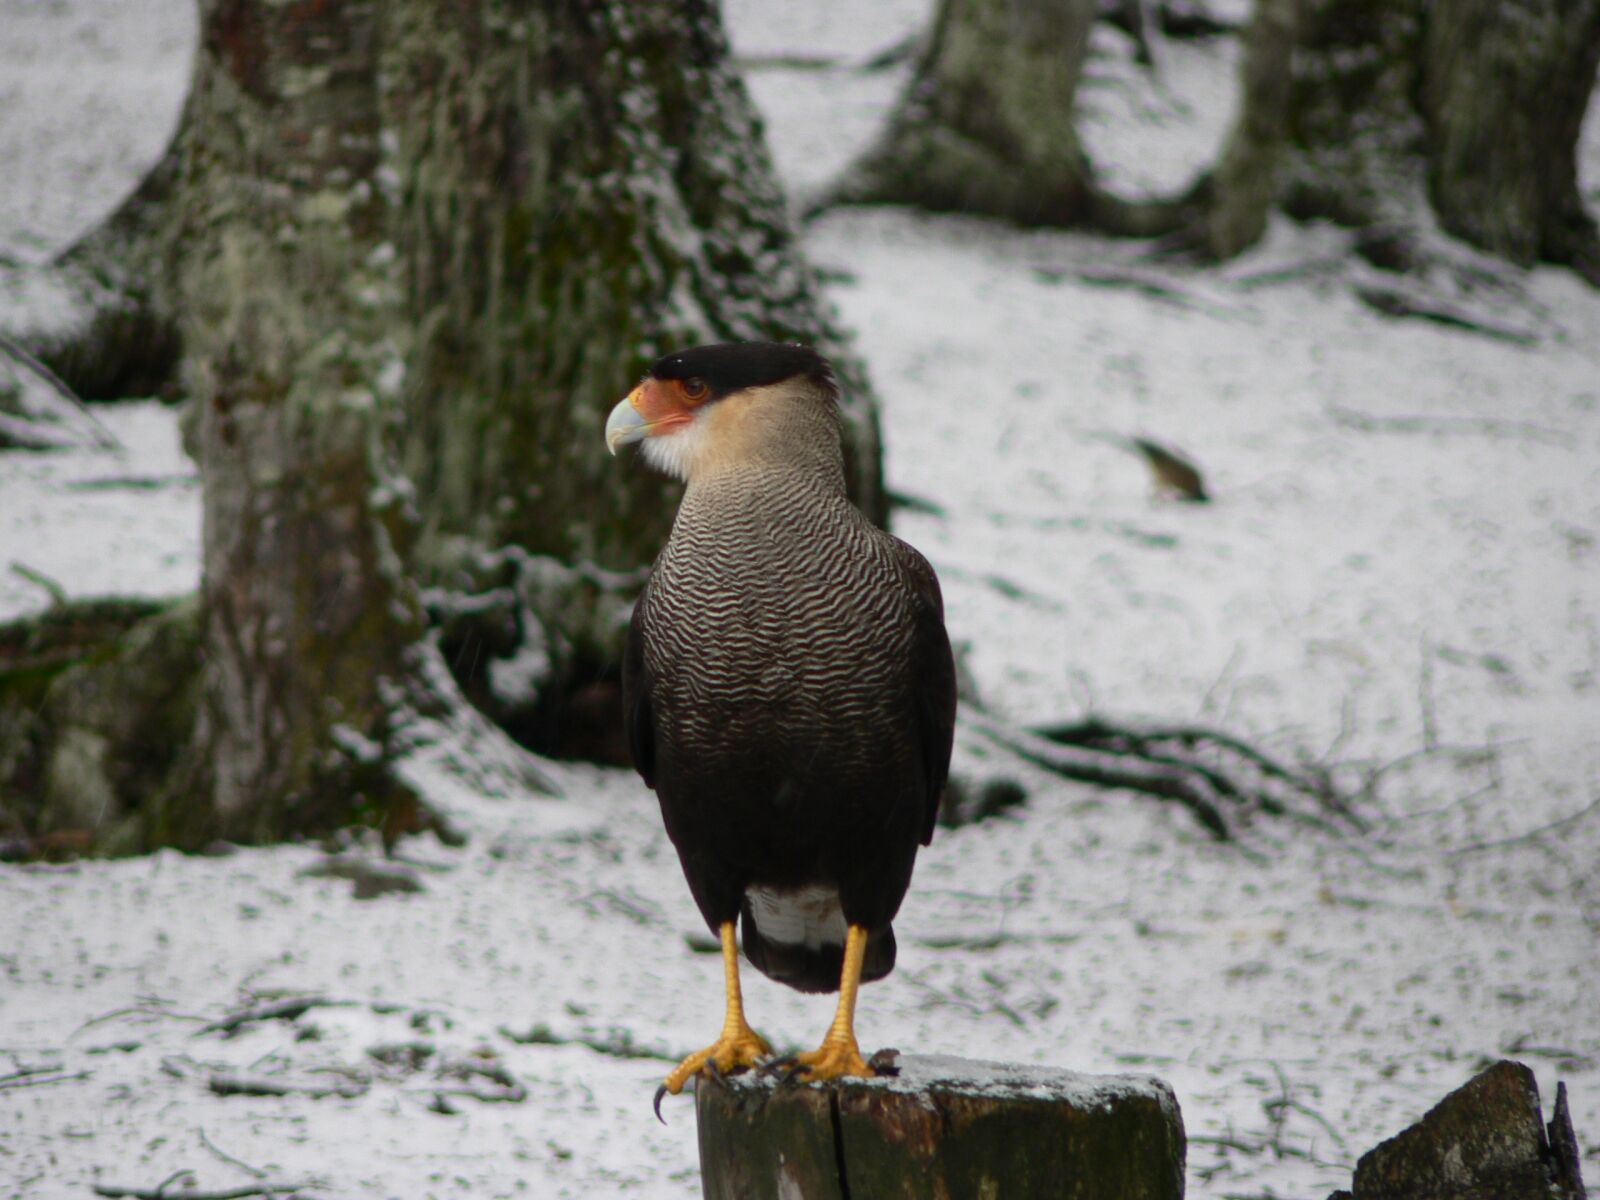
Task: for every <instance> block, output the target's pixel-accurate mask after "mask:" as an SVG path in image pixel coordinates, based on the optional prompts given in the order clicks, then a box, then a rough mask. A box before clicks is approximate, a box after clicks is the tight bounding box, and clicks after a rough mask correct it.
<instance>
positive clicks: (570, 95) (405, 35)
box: [384, 0, 885, 570]
mask: <svg viewBox="0 0 1600 1200" xmlns="http://www.w3.org/2000/svg"><path fill="white" fill-rule="evenodd" d="M393 11H394V17H393V19H392V21H391V28H390V35H389V38H388V41H387V45H386V47H385V62H386V66H385V72H384V75H385V82H386V86H385V95H384V119H385V122H386V125H387V127H388V129H389V130H390V131H391V132H392V133H393V135H394V136H395V138H396V140H397V146H398V154H397V161H396V167H397V170H398V176H397V178H396V180H395V186H396V189H397V191H398V194H399V195H400V196H401V197H402V204H403V209H404V211H403V213H402V215H401V219H400V221H399V222H398V223H397V226H396V229H395V245H396V248H397V249H398V251H399V253H400V257H401V259H402V261H403V262H404V263H406V265H407V267H408V278H407V288H406V307H407V312H406V317H407V320H408V322H409V324H410V325H411V327H412V328H414V329H415V330H416V331H417V344H416V348H415V355H414V359H413V369H412V370H411V372H410V373H409V375H408V379H407V383H406V388H405V392H406V396H405V412H406V428H405V450H406V454H405V461H406V466H407V469H408V471H409V473H410V474H411V477H412V479H413V480H414V481H415V483H416V485H417V488H418V498H419V503H420V506H421V510H422V515H423V530H424V542H423V546H422V562H423V566H424V569H425V570H432V569H435V568H438V567H441V566H443V567H448V566H450V565H453V561H454V558H455V555H454V554H453V551H454V550H455V549H457V544H458V543H459V539H462V538H465V539H467V540H468V542H469V543H470V544H472V545H474V546H478V547H488V548H498V547H500V546H503V545H507V544H513V545H517V546H520V547H522V548H524V549H526V550H529V551H531V552H533V553H544V554H551V555H554V556H556V557H558V558H561V559H563V560H566V561H593V562H597V563H602V564H604V565H606V566H611V567H633V566H637V565H640V564H642V563H645V562H648V561H649V560H650V558H651V557H652V556H653V554H654V552H655V549H656V548H657V547H658V546H659V545H660V543H661V541H662V540H663V538H664V537H665V533H666V530H667V527H668V525H669V524H670V521H671V518H672V513H673V511H674V509H675V507H676V505H675V503H674V500H675V496H676V489H675V487H673V486H672V485H669V484H667V483H665V482H663V481H661V480H660V479H659V478H656V477H652V476H648V475H647V474H646V473H644V472H637V471H617V470H615V469H614V467H613V465H612V464H611V462H610V461H609V460H608V458H607V456H606V455H605V454H604V452H603V449H604V448H603V444H602V440H601V427H602V425H603V424H604V421H605V415H606V413H607V411H608V410H609V408H610V406H611V405H613V404H614V403H615V402H616V401H617V400H618V399H619V398H620V397H621V396H622V395H624V394H625V393H626V392H627V390H628V389H629V388H630V387H632V385H633V384H634V382H636V381H637V378H638V376H639V375H640V374H641V373H642V371H643V369H644V367H645V366H646V365H647V364H648V363H649V362H650V361H651V360H652V359H653V358H655V357H657V356H658V355H660V354H663V353H666V352H668V351H669V350H672V349H678V348H682V347H684V346H686V345H691V344H694V343H697V342H705V341H723V340H748V339H774V340H805V341H809V342H814V343H817V344H819V345H820V347H821V348H822V349H823V350H824V351H825V352H826V353H829V354H831V355H834V356H842V357H843V368H844V370H843V373H844V376H845V378H844V380H843V382H844V384H845V389H844V390H845V395H846V398H847V419H848V423H849V425H850V438H849V441H850V454H849V462H850V464H851V468H852V470H851V475H852V480H851V482H852V484H853V488H852V490H853V494H854V495H855V497H856V499H857V501H858V502H859V503H861V504H862V506H863V507H864V508H865V509H866V511H867V512H868V513H869V514H870V515H872V516H873V517H874V518H876V519H877V520H879V521H880V522H881V521H882V520H884V518H885V507H884V501H883V489H882V480H881V474H880V467H879V461H880V452H879V446H878V431H877V423H876V414H875V406H874V403H873V400H872V397H871V395H870V394H869V392H868V391H867V388H866V382H865V376H864V372H863V371H862V369H861V367H860V365H859V363H857V362H856V360H854V359H853V358H851V357H850V356H849V355H848V354H846V353H844V352H843V349H842V346H841V339H840V338H839V336H838V334H837V332H836V330H835V329H834V327H833V326H832V324H831V320H830V318H829V317H828V316H827V315H826V313H825V312H824V310H823V308H822V306H821V303H820V300H819V294H818V286H817V282H816V279H815V276H814V274H813V273H812V272H811V271H810V270H809V269H808V268H807V266H806V265H805V264H804V262H803V261H802V259H801V257H800V254H799V251H798V249H797V247H796V246H795V243H794V238H793V235H792V233H791V230H790V227H789V223H788V218H787V215H786V213H785V209H784V203H783V198H782V195H781V193H780V191H779V189H778V186H777V184H776V181H775V178H774V175H773V172H772V168H771V165H770V163H769V161H768V157H767V154H766V151H765V148H764V146H763V144H762V142H761V139H760V132H759V127H758V125H757V123H756V119H755V116H754V113H753V109H752V107H751V104H750V101H749V99H748V97H747V95H746V93H745V91H744V88H743V86H742V84H741V83H740V82H739V80H738V79H737V78H736V76H735V75H734V74H733V73H732V70H731V67H730V65H729V56H728V48H727V44H726V41H725V39H724V37H723V34H722V30H721V27H720V23H719V21H718V17H717V12H716V8H715V6H714V5H713V4H711V3H710V2H709V0H681V2H678V3H654V4H629V3H620V2H618V0H568V2H566V3H562V4H556V5H534V4H527V3H509V2H506V0H488V2H485V3H481V4H475V5H470V6H466V7H463V6H462V5H459V4H454V3H452V4H443V3H434V2H427V0H408V2H406V3H403V4H397V5H396V6H395V7H394V10H393Z"/></svg>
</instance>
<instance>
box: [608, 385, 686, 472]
mask: <svg viewBox="0 0 1600 1200" xmlns="http://www.w3.org/2000/svg"><path fill="white" fill-rule="evenodd" d="M692 420H694V413H693V412H692V411H690V409H689V408H688V407H686V406H685V405H684V402H683V392H682V389H681V388H679V387H678V386H677V385H676V384H674V383H671V382H665V383H664V382H662V381H661V380H659V379H646V380H645V381H644V382H643V383H641V384H640V385H639V386H638V387H636V388H634V389H633V391H631V392H629V393H628V398H627V399H626V400H624V401H622V403H620V404H618V405H617V406H616V407H615V408H613V409H612V410H611V415H610V416H609V417H607V418H606V448H607V449H608V450H610V451H611V453H613V454H615V453H616V452H617V447H618V446H626V445H627V444H628V443H629V442H642V441H643V440H644V439H645V438H647V437H656V436H658V435H660V434H663V433H671V432H672V431H673V430H675V429H678V428H681V427H682V426H685V425H687V424H689V422H690V421H692Z"/></svg>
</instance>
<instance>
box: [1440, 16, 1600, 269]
mask: <svg viewBox="0 0 1600 1200" xmlns="http://www.w3.org/2000/svg"><path fill="white" fill-rule="evenodd" d="M1423 55H1424V62H1425V64H1426V71H1425V74H1424V80H1423V82H1424V86H1423V89H1422V95H1421V108H1422V112H1423V116H1424V118H1425V119H1426V121H1427V126H1428V195H1429V199H1430V200H1431V201H1432V204H1433V209H1434V211H1435V212H1436V213H1438V215H1439V223H1440V224H1441V225H1442V226H1444V228H1445V229H1446V230H1448V231H1449V232H1451V233H1453V234H1455V235H1456V236H1457V237H1460V238H1462V239H1463V240H1465V241H1468V242H1471V243H1472V244H1473V245H1475V246H1479V247H1481V248H1482V249H1484V250H1487V251H1489V252H1490V253H1492V254H1498V255H1500V256H1501V257H1503V258H1508V259H1510V260H1511V261H1512V262H1515V263H1519V264H1522V265H1524V266H1526V265H1530V264H1532V263H1534V262H1536V261H1540V260H1544V261H1548V262H1556V263H1565V264H1570V265H1571V266H1572V267H1573V268H1574V269H1576V270H1577V271H1578V272H1579V273H1580V274H1582V275H1583V276H1584V277H1585V278H1586V279H1588V281H1589V282H1590V283H1591V284H1593V285H1594V286H1596V287H1600V240H1597V238H1596V233H1595V222H1594V218H1593V217H1591V216H1590V215H1589V214H1588V213H1587V212H1585V211H1584V207H1583V201H1582V199H1581V198H1580V196H1579V194H1578V170H1577V143H1578V134H1579V131H1580V129H1581V127H1582V124H1583V118H1584V114H1585V113H1586V112H1587V110H1588V107H1589V95H1590V93H1591V92H1592V91H1593V90H1594V83H1595V69H1596V65H1597V64H1600V0H1516V2H1514V3H1507V2H1506V0H1439V3H1437V4H1435V5H1433V7H1432V9H1431V11H1430V15H1429V17H1428V21H1427V31H1426V35H1425V37H1424V40H1423Z"/></svg>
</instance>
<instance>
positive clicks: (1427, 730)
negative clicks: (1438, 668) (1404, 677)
mask: <svg viewBox="0 0 1600 1200" xmlns="http://www.w3.org/2000/svg"><path fill="white" fill-rule="evenodd" d="M1417 702H1418V703H1419V704H1420V705H1421V706H1422V748H1423V749H1424V750H1432V749H1433V748H1434V747H1435V746H1437V745H1438V744H1439V723H1438V717H1437V716H1436V715H1435V713H1434V707H1433V647H1432V646H1431V645H1429V644H1428V639H1427V638H1423V639H1422V670H1421V673H1420V678H1418V680H1417Z"/></svg>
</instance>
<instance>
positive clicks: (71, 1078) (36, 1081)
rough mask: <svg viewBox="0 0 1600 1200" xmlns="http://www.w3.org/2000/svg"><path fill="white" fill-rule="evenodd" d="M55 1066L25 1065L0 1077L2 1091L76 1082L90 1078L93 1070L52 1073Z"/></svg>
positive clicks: (0, 1090) (0, 1089)
mask: <svg viewBox="0 0 1600 1200" xmlns="http://www.w3.org/2000/svg"><path fill="white" fill-rule="evenodd" d="M55 1069H56V1068H54V1067H25V1068H23V1069H22V1070H20V1071H17V1072H15V1073H13V1074H11V1075H6V1076H3V1077H0V1092H12V1091H17V1090H18V1089H20V1088H27V1087H47V1086H48V1085H50V1084H52V1083H76V1082H77V1081H78V1080H80V1079H88V1078H89V1076H90V1075H91V1074H93V1072H90V1071H77V1072H74V1073H71V1074H61V1075H51V1074H49V1072H50V1071H53V1070H55Z"/></svg>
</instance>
